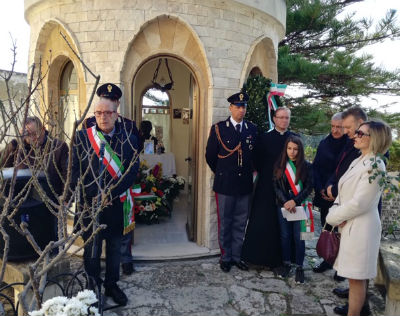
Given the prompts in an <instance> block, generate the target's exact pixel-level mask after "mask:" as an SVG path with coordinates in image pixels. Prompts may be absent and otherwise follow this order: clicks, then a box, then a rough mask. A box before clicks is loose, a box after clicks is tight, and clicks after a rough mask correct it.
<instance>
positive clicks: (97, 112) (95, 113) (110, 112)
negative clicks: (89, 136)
mask: <svg viewBox="0 0 400 316" xmlns="http://www.w3.org/2000/svg"><path fill="white" fill-rule="evenodd" d="M113 113H115V111H95V112H94V115H95V116H96V117H100V116H102V115H104V116H106V117H110V116H111V115H112V114H113Z"/></svg>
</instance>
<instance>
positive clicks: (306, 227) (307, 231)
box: [285, 160, 314, 240]
mask: <svg viewBox="0 0 400 316" xmlns="http://www.w3.org/2000/svg"><path fill="white" fill-rule="evenodd" d="M285 176H286V178H287V180H288V182H289V185H290V188H291V189H292V191H293V193H294V195H298V194H299V192H300V191H301V190H302V189H303V183H302V182H301V180H299V181H298V183H297V184H295V181H296V166H295V165H294V163H293V161H291V160H288V162H287V163H286V169H285ZM301 206H303V207H304V210H305V212H306V214H307V219H305V220H301V221H300V239H301V240H308V239H312V238H313V237H314V217H313V213H312V203H311V200H310V199H308V198H306V199H305V200H304V201H303V202H302V203H301Z"/></svg>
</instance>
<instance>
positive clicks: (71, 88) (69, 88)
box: [59, 61, 80, 138]
mask: <svg viewBox="0 0 400 316" xmlns="http://www.w3.org/2000/svg"><path fill="white" fill-rule="evenodd" d="M59 88H60V106H61V111H60V113H59V119H60V123H61V124H60V126H63V127H64V130H63V132H64V138H68V137H70V136H71V135H72V128H73V124H74V121H75V120H76V119H77V118H79V115H80V113H79V104H78V76H77V75H76V70H75V67H74V64H73V63H72V62H71V61H68V62H67V63H66V64H65V66H64V67H63V69H62V71H61V77H60V85H59Z"/></svg>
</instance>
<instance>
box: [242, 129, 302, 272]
mask: <svg viewBox="0 0 400 316" xmlns="http://www.w3.org/2000/svg"><path fill="white" fill-rule="evenodd" d="M290 135H296V134H295V133H293V132H290V131H286V132H285V133H280V132H278V131H277V130H275V129H273V130H272V131H270V132H268V133H264V134H262V135H260V136H259V138H258V141H257V144H256V152H255V162H256V169H257V172H258V181H257V184H256V189H255V193H254V198H253V203H252V207H251V211H250V217H249V223H248V225H247V230H246V237H245V240H244V244H243V248H242V258H243V260H245V261H247V262H250V263H253V264H258V265H265V266H268V267H270V268H274V267H277V266H279V265H280V264H281V261H282V258H281V244H280V235H279V234H280V232H279V222H278V213H277V206H276V202H275V193H274V188H273V182H272V178H273V170H274V165H275V162H276V161H277V160H278V159H279V156H280V154H281V152H282V151H283V147H284V144H285V142H286V139H287V138H288V137H289V136H290Z"/></svg>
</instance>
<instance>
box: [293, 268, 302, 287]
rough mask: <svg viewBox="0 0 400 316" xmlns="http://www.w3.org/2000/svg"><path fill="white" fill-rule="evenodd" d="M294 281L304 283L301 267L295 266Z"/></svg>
mask: <svg viewBox="0 0 400 316" xmlns="http://www.w3.org/2000/svg"><path fill="white" fill-rule="evenodd" d="M294 280H295V281H296V283H299V284H303V283H304V270H303V267H297V268H296V277H295V279H294Z"/></svg>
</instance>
